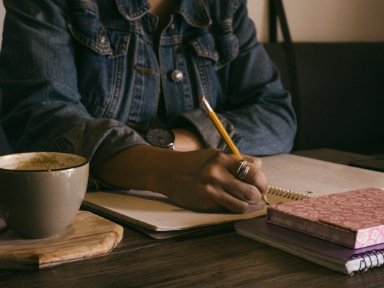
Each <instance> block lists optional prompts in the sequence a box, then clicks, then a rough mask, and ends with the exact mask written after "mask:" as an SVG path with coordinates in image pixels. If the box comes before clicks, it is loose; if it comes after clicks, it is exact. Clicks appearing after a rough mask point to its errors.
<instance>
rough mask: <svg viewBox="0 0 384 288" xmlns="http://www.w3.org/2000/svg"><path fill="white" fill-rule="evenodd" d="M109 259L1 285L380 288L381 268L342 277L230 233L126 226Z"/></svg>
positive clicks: (11, 275) (15, 275)
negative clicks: (185, 234) (184, 233)
mask: <svg viewBox="0 0 384 288" xmlns="http://www.w3.org/2000/svg"><path fill="white" fill-rule="evenodd" d="M295 154H299V155H303V156H308V157H313V158H317V159H324V160H328V161H333V162H337V163H343V164H344V163H348V162H349V161H351V160H355V159H359V158H362V157H364V156H361V155H356V154H352V153H344V152H340V151H334V150H328V149H320V150H311V151H303V152H297V153H295ZM124 233H125V234H124V239H123V241H122V242H121V243H120V244H119V246H118V247H117V248H116V249H115V250H114V252H112V253H111V254H110V255H108V256H104V257H99V258H93V259H88V260H84V261H79V262H74V263H69V264H64V265H61V266H57V267H53V268H50V269H45V270H41V271H29V272H12V271H0V287H4V288H12V287H17V288H20V287H28V288H33V287H39V288H44V287H55V288H57V287H63V288H64V287H65V288H76V287H81V288H84V287H92V288H93V287H95V288H96V287H116V288H120V287H263V288H268V287H327V288H328V287H338V288H341V287H364V288H368V287H383V285H384V268H382V269H380V268H378V269H373V270H371V271H369V272H366V273H362V274H358V275H355V276H353V277H350V276H346V275H343V274H340V273H337V272H333V271H331V270H328V269H326V268H323V267H321V266H318V265H316V264H313V263H311V262H308V261H305V260H303V259H300V258H297V257H294V256H291V255H289V254H287V253H285V252H282V251H280V250H277V249H274V248H271V247H268V246H266V245H263V244H260V243H258V242H256V241H252V240H250V239H247V238H245V237H242V236H240V235H237V234H236V233H235V232H234V231H226V232H220V233H216V234H214V235H205V236H200V237H195V238H189V239H178V240H177V239H171V240H169V239H168V240H153V239H151V238H148V237H147V236H145V235H142V234H140V233H138V232H136V231H134V230H132V229H130V228H128V227H125V232H124Z"/></svg>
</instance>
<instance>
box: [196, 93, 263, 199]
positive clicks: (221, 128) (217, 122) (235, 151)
mask: <svg viewBox="0 0 384 288" xmlns="http://www.w3.org/2000/svg"><path fill="white" fill-rule="evenodd" d="M200 103H201V104H202V105H203V107H204V108H205V110H206V111H207V113H208V116H209V118H210V119H211V120H212V123H213V125H215V127H216V129H217V131H218V132H219V133H220V135H221V137H223V139H224V141H225V143H226V144H227V145H228V147H229V149H230V150H231V152H232V154H234V155H235V156H236V157H237V158H239V160H244V157H243V156H242V155H241V153H240V151H239V149H237V147H236V145H235V143H233V141H232V138H231V137H230V136H229V134H228V132H227V130H225V128H224V126H223V124H222V123H221V121H220V119H219V117H217V115H216V113H215V111H213V109H212V107H211V105H209V102H208V100H207V99H206V98H205V97H204V96H201V97H200ZM268 190H269V187H268ZM267 192H268V191H267ZM262 199H263V201H264V202H265V203H266V204H269V202H268V199H267V196H266V193H264V194H262Z"/></svg>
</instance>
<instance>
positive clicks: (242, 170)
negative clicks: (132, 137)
mask: <svg viewBox="0 0 384 288" xmlns="http://www.w3.org/2000/svg"><path fill="white" fill-rule="evenodd" d="M248 172H249V166H248V162H247V161H246V160H241V161H240V162H239V166H237V169H236V177H237V178H238V179H240V180H244V179H245V177H247V174H248Z"/></svg>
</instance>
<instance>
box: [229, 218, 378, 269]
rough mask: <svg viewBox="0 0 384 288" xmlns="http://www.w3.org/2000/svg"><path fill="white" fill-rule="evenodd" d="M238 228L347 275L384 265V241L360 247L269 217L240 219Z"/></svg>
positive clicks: (248, 235)
mask: <svg viewBox="0 0 384 288" xmlns="http://www.w3.org/2000/svg"><path fill="white" fill-rule="evenodd" d="M235 230H236V232H237V233H239V234H240V235H242V236H245V237H248V238H250V239H253V240H257V241H259V242H261V243H264V244H267V245H269V246H271V247H275V248H278V249H280V250H282V251H285V252H288V253H290V254H292V255H295V256H298V257H301V258H303V259H306V260H308V261H311V262H313V263H316V264H319V265H321V266H324V267H326V268H328V269H331V270H334V271H338V272H341V273H344V274H347V275H354V274H355V273H358V272H364V271H367V270H369V269H372V268H375V267H379V266H382V265H383V264H384V244H378V245H375V246H370V247H365V248H360V249H352V248H347V247H344V246H342V245H338V244H335V243H332V242H329V241H326V240H322V239H320V238H316V237H312V236H310V235H307V234H304V233H300V232H297V231H294V230H291V229H287V228H284V227H281V226H278V225H274V224H271V223H268V222H267V221H266V217H260V218H256V219H250V220H244V221H240V222H237V223H236V224H235Z"/></svg>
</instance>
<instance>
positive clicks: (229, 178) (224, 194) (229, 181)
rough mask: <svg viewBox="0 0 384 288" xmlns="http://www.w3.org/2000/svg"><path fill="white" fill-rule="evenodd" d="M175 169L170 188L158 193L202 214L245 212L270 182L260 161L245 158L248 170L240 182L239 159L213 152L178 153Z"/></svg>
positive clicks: (171, 175)
mask: <svg viewBox="0 0 384 288" xmlns="http://www.w3.org/2000/svg"><path fill="white" fill-rule="evenodd" d="M177 154H178V155H177V157H176V155H175V158H178V160H177V161H176V162H173V161H172V163H174V164H171V162H170V163H169V164H171V166H173V167H168V169H169V170H168V169H167V170H168V171H169V172H168V173H169V174H168V175H167V176H166V175H165V176H164V177H167V179H168V180H167V185H166V186H167V187H166V189H165V190H164V191H159V192H161V193H163V194H165V195H167V196H168V197H169V198H170V199H171V200H172V201H174V202H175V203H177V204H179V205H181V206H183V207H187V208H191V209H195V210H202V211H220V210H229V211H232V212H238V213H242V212H245V211H246V210H247V208H248V207H249V205H252V204H257V203H258V202H259V201H260V199H261V193H265V192H266V190H267V189H268V181H267V179H266V176H265V174H264V172H263V171H262V168H261V164H262V163H261V160H260V159H259V158H253V157H246V160H247V162H248V165H249V171H248V173H247V175H246V177H245V178H244V179H243V180H239V179H238V178H237V175H236V170H237V168H238V166H239V163H240V160H239V159H238V158H236V157H235V156H234V155H231V154H226V153H223V152H220V151H218V150H214V149H202V150H197V151H193V152H186V153H177Z"/></svg>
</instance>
